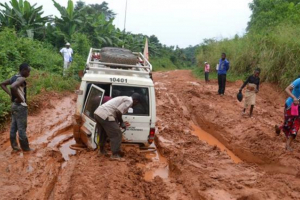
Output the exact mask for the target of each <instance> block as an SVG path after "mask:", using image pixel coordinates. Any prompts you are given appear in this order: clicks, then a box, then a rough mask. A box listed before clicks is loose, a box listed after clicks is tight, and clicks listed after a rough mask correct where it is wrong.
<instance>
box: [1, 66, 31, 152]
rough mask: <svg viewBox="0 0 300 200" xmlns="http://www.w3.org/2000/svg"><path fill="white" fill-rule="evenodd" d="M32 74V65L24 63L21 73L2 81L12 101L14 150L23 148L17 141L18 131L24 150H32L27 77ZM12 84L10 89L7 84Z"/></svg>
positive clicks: (11, 130) (3, 87)
mask: <svg viewBox="0 0 300 200" xmlns="http://www.w3.org/2000/svg"><path fill="white" fill-rule="evenodd" d="M29 75H30V67H29V65H28V64H26V63H23V64H21V65H20V67H19V74H18V75H15V76H13V77H12V78H11V79H8V80H6V81H4V82H3V83H1V88H2V89H3V90H4V91H5V92H6V93H7V94H8V95H9V96H10V97H11V101H12V109H11V111H12V121H11V128H10V143H11V147H12V148H13V151H20V150H21V149H20V148H19V146H18V143H17V138H16V135H17V131H18V132H19V142H20V146H21V148H22V150H23V151H31V149H30V148H29V143H28V139H27V136H26V128H27V112H28V108H27V104H26V80H25V79H26V78H27V77H28V76H29ZM8 85H11V86H10V90H11V91H9V90H8V88H7V86H8Z"/></svg>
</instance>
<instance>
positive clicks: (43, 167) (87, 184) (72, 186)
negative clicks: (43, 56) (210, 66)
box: [0, 71, 300, 200]
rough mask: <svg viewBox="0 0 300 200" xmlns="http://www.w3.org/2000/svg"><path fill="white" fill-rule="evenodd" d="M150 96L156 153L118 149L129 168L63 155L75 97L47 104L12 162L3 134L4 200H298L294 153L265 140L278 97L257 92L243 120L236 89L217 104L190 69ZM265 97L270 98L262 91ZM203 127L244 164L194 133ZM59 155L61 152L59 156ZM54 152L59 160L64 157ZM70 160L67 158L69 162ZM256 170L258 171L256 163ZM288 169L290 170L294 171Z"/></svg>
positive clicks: (172, 75)
mask: <svg viewBox="0 0 300 200" xmlns="http://www.w3.org/2000/svg"><path fill="white" fill-rule="evenodd" d="M154 81H155V86H156V96H157V115H158V116H157V127H158V132H159V133H158V134H157V135H156V137H155V144H156V147H157V149H158V151H159V153H157V154H153V153H152V154H151V153H147V154H145V153H140V152H139V151H138V150H137V149H136V148H128V147H126V146H124V147H123V148H124V150H125V159H126V162H112V161H110V160H109V158H106V157H102V156H98V154H97V152H96V151H76V155H72V154H74V152H72V151H70V149H69V148H68V145H69V144H71V143H72V142H74V140H73V139H72V130H71V127H70V125H71V119H72V115H73V113H74V109H75V95H66V96H65V97H64V98H61V97H53V98H51V99H50V100H49V102H51V103H50V105H47V106H45V107H46V108H45V109H44V110H43V113H40V114H37V115H35V116H30V117H29V119H28V121H29V125H28V137H29V141H31V143H32V146H33V148H35V151H34V152H33V153H30V154H25V153H24V154H22V153H19V154H12V153H11V150H10V147H9V143H8V140H7V139H8V132H4V133H3V134H1V135H0V139H1V141H5V142H2V143H1V144H0V150H1V152H0V172H1V173H0V196H1V199H11V198H15V199H51V200H52V199H130V200H131V199H163V200H164V199H182V200H185V199H239V200H241V199H283V198H284V199H297V198H298V197H299V196H300V179H299V177H300V176H299V173H298V171H299V170H298V169H300V166H299V165H300V164H298V163H299V159H300V157H299V156H298V154H299V152H300V147H298V146H296V145H298V144H299V142H297V143H296V144H295V151H294V152H291V153H287V152H285V151H284V150H283V146H284V140H283V138H282V137H276V136H274V135H273V134H272V131H273V130H272V126H273V125H275V123H279V122H280V121H281V114H282V113H280V115H278V114H277V112H280V111H281V107H280V106H278V105H279V104H280V103H281V101H282V102H283V101H284V97H282V96H279V97H277V99H276V100H274V98H273V97H274V95H276V94H277V93H276V89H274V88H273V87H271V86H269V85H263V86H262V89H261V91H263V92H262V94H259V95H258V98H257V106H256V108H255V117H256V119H249V118H242V117H240V115H239V113H240V110H241V108H242V105H241V104H239V103H237V101H236V100H235V95H236V91H237V90H238V87H239V86H240V84H241V83H240V82H237V83H229V84H228V87H227V91H226V95H225V97H224V98H220V97H219V96H217V95H215V94H214V91H216V88H217V86H216V85H217V84H216V82H214V81H211V83H210V84H204V82H203V81H199V80H196V79H195V78H193V77H192V75H191V72H190V71H171V72H158V73H154ZM264 91H268V92H264ZM192 124H194V125H196V126H199V127H201V129H202V130H204V131H206V132H207V133H208V134H211V135H212V136H213V137H215V139H216V140H218V141H219V142H220V143H222V144H223V145H224V146H225V147H226V148H228V149H229V150H231V151H232V152H233V153H234V154H235V155H236V156H238V157H239V158H241V159H242V160H243V162H241V163H238V164H236V163H235V162H233V161H232V159H231V158H230V157H229V156H228V154H227V153H226V152H224V151H221V150H220V149H219V148H218V147H217V146H212V145H209V144H208V143H207V142H205V141H201V140H199V138H198V137H197V136H195V135H193V131H194V128H193V126H192ZM64 149H65V150H66V151H64ZM61 151H63V152H66V154H63V153H62V152H61ZM68 154H71V155H70V156H69V155H68ZM261 163H263V165H261ZM291 166H293V167H291Z"/></svg>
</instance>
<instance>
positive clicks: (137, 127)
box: [112, 84, 151, 144]
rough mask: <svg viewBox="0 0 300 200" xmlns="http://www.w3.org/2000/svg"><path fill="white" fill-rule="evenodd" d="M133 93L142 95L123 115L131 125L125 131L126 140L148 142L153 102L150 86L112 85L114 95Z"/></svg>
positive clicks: (129, 94)
mask: <svg viewBox="0 0 300 200" xmlns="http://www.w3.org/2000/svg"><path fill="white" fill-rule="evenodd" d="M133 93H138V94H139V95H140V102H139V104H138V105H135V106H134V107H133V108H130V109H129V110H128V113H126V114H124V115H123V120H124V121H128V122H129V123H130V127H128V128H127V130H126V131H125V133H124V139H125V142H133V143H143V144H145V143H147V142H148V136H149V132H150V124H151V102H150V98H149V96H150V91H149V88H148V87H147V86H146V87H143V86H131V85H125V86H124V85H119V84H113V85H112V97H113V98H114V97H116V96H131V95H132V94H133Z"/></svg>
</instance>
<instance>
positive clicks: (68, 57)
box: [60, 42, 73, 76]
mask: <svg viewBox="0 0 300 200" xmlns="http://www.w3.org/2000/svg"><path fill="white" fill-rule="evenodd" d="M60 53H61V56H62V57H63V59H64V73H63V74H64V76H65V75H66V70H67V69H68V68H69V67H70V65H71V62H72V61H73V58H72V55H73V49H72V48H70V43H69V42H68V43H67V44H66V47H64V48H62V49H61V50H60Z"/></svg>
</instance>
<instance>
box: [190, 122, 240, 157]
mask: <svg viewBox="0 0 300 200" xmlns="http://www.w3.org/2000/svg"><path fill="white" fill-rule="evenodd" d="M192 127H193V129H194V130H193V131H192V134H193V135H195V136H198V138H199V139H200V140H202V141H205V142H207V143H208V144H209V145H212V146H217V147H218V148H219V149H220V150H221V151H225V152H226V153H227V154H228V155H229V156H230V158H231V159H232V160H233V162H235V163H240V162H243V161H242V160H241V159H240V158H239V157H237V156H236V155H234V153H233V152H232V151H230V150H229V149H227V148H226V147H225V145H224V144H222V143H221V142H220V141H219V140H218V139H217V138H215V137H214V136H212V135H211V134H209V133H207V132H205V131H204V130H202V129H201V128H200V127H198V126H196V125H195V124H192Z"/></svg>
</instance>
